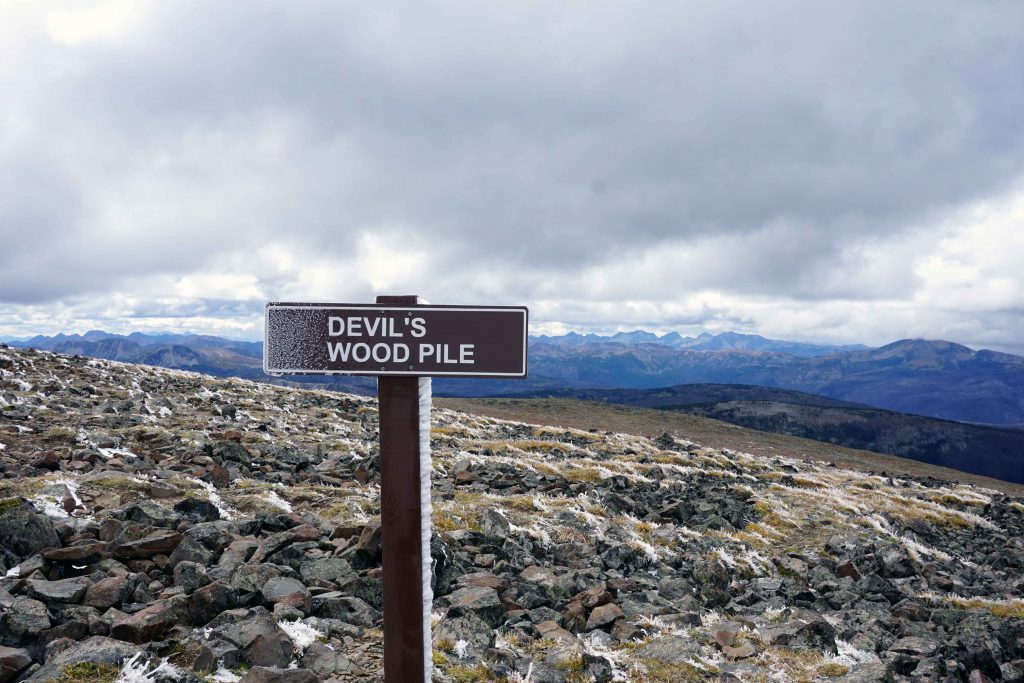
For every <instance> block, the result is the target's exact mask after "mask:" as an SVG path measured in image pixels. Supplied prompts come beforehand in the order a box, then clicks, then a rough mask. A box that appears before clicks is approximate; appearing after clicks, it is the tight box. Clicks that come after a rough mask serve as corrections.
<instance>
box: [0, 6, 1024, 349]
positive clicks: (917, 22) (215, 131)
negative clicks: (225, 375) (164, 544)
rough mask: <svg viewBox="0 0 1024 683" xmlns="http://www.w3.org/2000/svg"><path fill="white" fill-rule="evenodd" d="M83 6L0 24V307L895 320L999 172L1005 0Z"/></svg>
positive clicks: (1009, 17)
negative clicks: (110, 303)
mask: <svg viewBox="0 0 1024 683" xmlns="http://www.w3.org/2000/svg"><path fill="white" fill-rule="evenodd" d="M81 7H82V6H81V5H77V4H60V3H56V4H49V5H47V4H42V3H40V4H33V3H29V4H27V5H20V6H19V5H15V6H11V7H10V8H8V7H7V6H6V5H5V6H4V8H3V9H2V10H0V11H2V12H5V13H7V14H8V15H9V17H8V18H10V19H12V20H14V21H13V25H14V26H16V30H17V31H18V39H17V40H15V41H13V42H10V43H9V44H8V46H7V47H0V109H2V110H3V112H4V113H3V114H0V116H2V117H3V121H4V122H5V125H4V126H3V128H4V129H5V132H2V133H0V186H2V187H0V230H2V237H3V242H4V249H3V252H2V254H0V301H3V302H5V303H6V305H7V306H9V307H10V308H9V310H10V311H17V310H22V308H24V307H26V306H36V307H38V306H44V307H45V306H46V305H49V304H55V303H56V302H61V303H62V305H63V306H72V307H74V306H75V305H77V304H76V303H75V302H80V301H85V300H86V299H85V297H89V296H103V295H104V294H105V293H110V292H120V293H122V294H126V293H127V294H133V295H135V298H142V299H145V298H146V297H153V298H159V296H161V295H163V296H174V292H162V293H161V292H159V291H158V290H159V287H158V286H157V285H156V284H155V283H156V280H154V279H153V278H157V277H163V278H168V280H166V281H162V282H164V285H166V282H173V281H177V280H180V279H181V278H187V277H189V275H190V274H195V273H211V272H213V273H217V272H225V273H233V274H239V273H245V274H248V275H251V276H253V277H255V278H256V281H257V283H258V290H259V293H260V294H261V295H262V296H264V297H266V298H271V299H277V298H284V297H285V296H288V295H295V296H302V295H303V294H304V293H305V292H309V296H313V295H314V294H318V293H320V292H323V291H327V292H328V293H334V292H337V295H338V296H345V295H349V296H354V295H359V296H369V295H370V294H372V292H373V291H374V290H375V288H376V287H377V286H396V287H398V286H401V287H414V288H416V289H417V290H418V291H421V292H429V293H431V296H432V298H435V299H436V298H438V296H442V297H448V298H461V299H463V300H465V299H467V298H468V299H472V300H484V299H493V298H494V297H498V298H500V299H503V300H504V301H511V302H523V303H531V302H533V301H545V302H547V301H554V300H557V298H558V297H559V296H564V297H565V299H566V301H569V300H573V301H575V300H579V301H580V302H581V304H580V305H581V306H582V310H577V309H576V308H575V304H574V305H573V307H571V308H570V307H569V306H568V304H567V306H566V308H565V309H564V311H563V313H562V314H560V313H558V311H557V307H555V308H553V309H552V313H551V315H552V318H551V321H552V322H558V321H562V322H565V321H568V320H570V319H572V320H574V321H580V320H581V318H586V316H588V315H589V316H590V317H591V318H594V320H592V321H591V322H594V323H604V322H616V319H615V317H614V315H612V314H611V313H609V312H608V304H610V303H614V302H617V301H622V300H623V299H628V300H630V301H634V302H640V303H638V306H639V308H640V309H643V310H655V311H658V312H659V315H663V316H664V319H665V320H672V319H680V320H690V319H693V318H694V317H695V316H699V312H700V311H731V312H725V313H721V316H722V319H724V320H735V319H751V316H753V317H754V318H757V317H758V316H764V315H767V313H765V311H768V310H769V309H762V308H761V307H760V305H759V306H758V309H757V311H761V312H760V313H757V312H756V311H755V312H751V311H747V310H744V311H740V310H738V309H736V308H735V305H733V304H730V303H728V302H723V301H715V302H709V301H701V302H697V301H689V302H688V303H679V305H678V306H675V307H673V305H672V304H673V301H678V302H683V301H684V300H686V299H687V297H693V296H696V295H697V294H699V293H700V292H701V291H704V290H714V291H716V292H724V293H726V294H731V295H734V296H737V297H741V296H745V295H750V296H758V297H762V296H769V297H776V298H777V299H778V301H779V302H780V303H779V305H780V306H782V307H783V308H785V307H791V306H795V305H796V304H795V303H794V302H801V301H806V302H819V303H820V302H822V301H826V302H827V301H828V300H829V299H833V298H834V299H841V300H843V301H860V300H863V301H872V300H884V299H894V300H903V301H905V302H912V301H914V297H918V296H920V295H921V291H922V287H926V286H927V278H924V277H923V276H922V275H921V274H920V273H918V272H915V271H914V269H912V268H909V267H908V265H907V264H908V261H907V259H912V258H914V257H915V254H917V253H918V250H919V249H922V248H928V246H929V239H928V235H929V234H933V235H934V239H935V241H938V240H939V239H941V238H943V237H944V236H945V235H947V234H948V233H951V231H955V229H956V226H955V225H953V226H951V225H949V224H948V222H947V218H948V216H950V215H953V214H955V213H956V212H957V211H962V210H963V207H965V206H968V205H971V203H973V202H979V201H986V200H989V199H991V198H993V197H999V196H1003V195H1005V194H1006V193H1012V192H1013V191H1015V188H1017V187H1019V185H1020V182H1021V176H1022V173H1024V165H1022V162H1024V117H1021V116H1020V115H1019V113H1020V111H1024V88H1022V87H1021V80H1020V74H1021V73H1024V41H1021V40H1020V27H1021V26H1022V25H1024V5H1021V4H1020V3H1019V2H1014V1H1006V2H988V3H970V4H968V3H959V2H951V1H950V2H942V1H936V0H928V1H921V2H909V3H889V2H865V3H846V4H838V5H837V4H823V3H814V2H779V3H772V4H770V5H765V4H750V3H730V2H721V3H713V4H708V3H685V4H684V3H670V2H665V3H643V4H642V5H638V4H637V3H611V2H608V3H604V2H599V3H580V4H577V3H565V4H560V3H508V4H504V5H496V4H494V3H464V4H463V3H440V4H433V3H431V4H426V3H408V4H405V5H388V6H387V8H385V7H383V6H379V5H365V4H364V5H341V4H325V3H314V2H290V3H269V2H247V3H223V4H210V3H201V2H153V3H146V4H136V5H135V6H134V7H131V6H129V4H127V3H120V2H99V3H94V4H93V5H91V6H90V7H92V9H93V10H95V11H94V13H93V14H92V15H90V14H88V13H85V14H82V13H81V12H80V11H79V10H80V9H81ZM140 8H141V9H140ZM73 11H79V14H71V15H69V14H68V13H69V12H73ZM119 13H120V14H125V13H126V14H129V15H131V16H130V19H131V21H128V20H127V19H124V17H121V19H124V21H122V22H121V23H122V24H123V25H118V26H115V28H116V29H117V30H114V29H112V28H111V27H110V26H109V25H108V24H110V23H111V22H113V24H118V21H117V20H118V17H119V16H120V14H119ZM90 22H92V23H90ZM104 22H106V24H105V23H104ZM68 26H70V28H68ZM62 27H63V28H62ZM14 30H15V29H11V31H14ZM76 31H77V33H76ZM12 35H13V34H12ZM935 226H939V227H935ZM943 231H944V232H943ZM266 245H284V246H283V247H282V248H284V249H285V250H290V252H291V262H290V263H288V264H284V265H282V264H281V263H278V264H277V265H272V264H271V263H270V262H269V261H267V259H266V258H264V257H260V256H258V254H259V252H260V249H261V248H262V247H265V246H266ZM381 245H383V246H381ZM389 250H393V251H394V252H395V255H394V258H390V257H389V254H388V251H389ZM413 251H414V252H415V254H416V255H417V258H412V257H410V256H409V253H410V252H413ZM669 255H670V256H671V257H672V258H671V259H669V258H668V257H667V256H669ZM894 255H895V256H894ZM371 256H372V258H371ZM402 258H411V259H412V260H411V261H409V265H408V267H405V266H403V268H398V269H397V270H396V272H395V273H394V274H392V275H391V276H389V277H386V278H382V276H379V272H383V271H386V270H387V266H388V263H389V262H390V263H394V262H401V263H405V262H404V261H401V259H402ZM306 259H308V260H312V261H315V262H316V265H317V267H318V268H320V269H321V270H323V271H325V272H327V273H332V272H333V273H336V277H337V278H338V282H337V284H336V285H335V286H334V287H335V289H331V288H330V287H326V289H325V285H323V282H322V280H324V279H329V277H330V276H329V275H323V276H317V277H320V280H318V282H319V284H316V285H314V284H311V283H312V280H311V278H312V277H313V276H312V275H311V274H310V273H309V272H301V271H303V269H304V268H306V265H307V264H306V263H304V260H306ZM396 259H397V261H396ZM367 264H369V265H367ZM371 266H373V267H378V266H379V267H378V268H377V272H378V275H377V276H375V272H374V271H373V268H372V267H371ZM635 268H646V269H647V270H646V272H635ZM317 272H319V271H317ZM837 273H839V274H841V275H837ZM147 283H148V284H147ZM581 287H582V288H584V291H580V288H581ZM129 288H130V291H129ZM435 293H436V294H435ZM179 295H180V293H179ZM220 296H221V295H220V294H215V293H211V294H210V295H209V296H208V297H203V296H202V295H201V293H198V294H197V293H195V292H193V293H192V294H191V295H190V297H191V298H192V299H195V298H198V299H203V298H209V299H210V300H211V301H219V297H220ZM129 298H131V297H129ZM186 298H188V297H186ZM644 302H646V304H645V303H644ZM648 304H649V305H648ZM175 305H176V304H173V303H169V302H163V303H160V304H153V303H146V302H144V301H143V302H135V303H132V304H131V305H126V307H125V308H123V309H118V310H120V311H122V313H123V314H124V315H127V316H128V317H131V316H132V315H140V316H141V315H145V312H146V311H148V310H151V309H152V308H153V307H154V306H156V307H159V308H165V309H167V310H177V309H175V308H174V307H175ZM815 305H817V304H815ZM645 306H647V308H644V307H645ZM652 306H653V308H652ZM658 306H661V307H660V308H659V307H658ZM18 307H21V308H18ZM769 308H770V307H769ZM181 310H205V311H207V312H208V313H209V316H208V317H211V318H216V317H218V316H220V317H229V316H231V315H235V314H236V313H235V312H236V309H235V308H232V307H225V306H222V305H219V304H217V305H213V304H211V305H210V306H208V307H207V308H205V309H202V308H201V307H200V309H196V308H195V306H194V305H193V304H189V305H186V306H184V307H183V308H182V309H181ZM570 311H572V313H571V316H570ZM755 313H756V315H755ZM1004 313H1005V312H1001V313H1000V314H999V315H1000V316H1002V315H1004ZM560 316H561V317H560ZM73 317H74V316H72V318H71V319H73ZM940 318H941V316H937V317H935V318H933V319H934V320H935V321H936V324H937V325H938V324H939V320H940ZM851 319H853V316H851ZM618 320H621V321H623V322H627V321H628V320H629V317H628V316H625V315H623V316H620V318H619V319H618ZM989 320H991V322H992V324H1000V325H1003V326H1004V327H1005V322H999V321H1003V320H1004V318H1002V317H998V316H995V314H993V317H991V318H990V319H989ZM986 324H987V323H986V322H985V320H982V321H981V322H980V323H979V326H978V330H977V331H978V332H979V333H980V331H981V330H982V328H984V327H985V325H986ZM942 332H943V330H942V329H936V330H935V332H934V333H933V336H938V335H940V334H942ZM821 333H822V334H826V333H827V334H829V335H831V334H841V333H840V332H838V331H836V330H821ZM987 333H991V330H989V331H987ZM846 334H849V335H853V336H856V335H857V334H867V335H868V336H870V335H872V334H874V332H873V331H868V330H867V329H866V328H863V327H862V328H851V329H849V330H847V331H846ZM897 334H898V331H895V330H894V331H893V336H896V335H897Z"/></svg>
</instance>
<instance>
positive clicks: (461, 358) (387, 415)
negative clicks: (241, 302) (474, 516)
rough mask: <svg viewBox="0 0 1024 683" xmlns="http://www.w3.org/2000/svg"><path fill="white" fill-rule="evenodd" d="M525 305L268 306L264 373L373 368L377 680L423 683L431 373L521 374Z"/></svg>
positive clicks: (427, 650) (426, 668) (427, 661)
mask: <svg viewBox="0 0 1024 683" xmlns="http://www.w3.org/2000/svg"><path fill="white" fill-rule="evenodd" d="M527 318H528V311H527V309H526V308H524V307H509V306H502V307H472V306H430V305H427V304H421V303H420V300H419V297H416V296H379V297H377V303H376V304H307V303H269V304H267V308H266V321H265V322H266V327H265V335H264V344H263V370H264V372H266V373H268V374H271V375H285V374H316V375H333V374H352V375H376V376H377V377H378V379H377V397H378V400H379V411H380V428H379V438H380V489H381V491H380V505H381V545H382V553H383V571H384V677H385V679H386V681H388V683H405V682H408V681H429V680H430V674H431V669H432V650H431V647H432V646H431V634H430V611H431V603H432V602H433V593H432V591H431V588H430V573H431V569H430V532H431V522H430V470H431V464H430V408H431V386H430V383H431V377H445V376H451V377H494V378H507V379H511V378H522V377H526V340H527V322H528V321H527Z"/></svg>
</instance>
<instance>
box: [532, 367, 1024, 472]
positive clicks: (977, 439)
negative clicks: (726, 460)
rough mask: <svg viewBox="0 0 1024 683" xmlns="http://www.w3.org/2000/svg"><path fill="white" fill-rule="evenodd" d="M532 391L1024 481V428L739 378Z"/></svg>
mask: <svg viewBox="0 0 1024 683" xmlns="http://www.w3.org/2000/svg"><path fill="white" fill-rule="evenodd" d="M515 396H516V397H517V398H520V397H523V394H516V395H515ZM526 397H529V398H572V399H576V400H584V401H601V402H605V403H615V404H619V405H628V406H637V407H641V408H657V409H659V410H669V411H675V412H682V413H687V414H689V415H698V416H700V417H708V418H712V419H715V420H720V421H722V422H729V423H732V424H736V425H740V426H741V427H747V428H750V429H757V430H760V431H764V432H773V433H776V434H789V435H792V436H801V437H804V438H808V439H814V440H816V441H824V442H826V443H832V444H836V445H839V446H845V447H847V448H857V449H862V450H868V451H875V452H877V453H887V454H889V455H898V456H900V457H904V458H911V459H913V460H918V461H920V462H926V463H929V464H932V465H941V466H944V467H952V468H955V469H958V470H962V471H965V472H972V473H974V474H981V475H985V476H989V477H995V478H997V479H1004V480H1006V481H1014V482H1018V483H1024V430H1020V429H999V428H996V427H988V426H978V425H972V424H965V423H963V422H953V421H948V420H937V419H934V418H929V417H921V416H918V415H908V414H906V413H900V412H895V411H891V410H880V409H878V408H872V407H869V406H864V405H858V404H856V403H849V402H846V401H837V400H835V399H830V398H824V397H822V396H815V395H813V394H805V393H802V392H799V391H790V390H786V389H774V388H766V387H758V386H746V385H736V384H683V385H680V386H675V387H665V388H659V389H559V390H554V391H536V392H530V393H529V394H527V396H526Z"/></svg>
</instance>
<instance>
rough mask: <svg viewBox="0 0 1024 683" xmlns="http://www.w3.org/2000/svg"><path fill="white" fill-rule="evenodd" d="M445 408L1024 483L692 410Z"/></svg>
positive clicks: (468, 402) (546, 405) (469, 404)
mask: <svg viewBox="0 0 1024 683" xmlns="http://www.w3.org/2000/svg"><path fill="white" fill-rule="evenodd" d="M435 403H436V404H438V405H441V406H444V407H445V408H450V409H453V410H461V411H465V412H469V413H474V414H478V415H488V416H491V417H495V418H499V419H504V420H522V421H526V422H539V421H540V422H544V423H545V424H554V425H560V426H564V427H571V428H575V429H583V430H590V429H597V430H611V431H616V432H625V433H629V434H638V435H643V436H647V437H655V436H657V435H659V434H663V433H666V432H667V433H670V434H678V435H686V437H687V438H690V439H693V440H694V441H697V442H698V443H702V444H708V445H711V446H714V447H716V448H728V449H731V450H736V451H742V452H747V453H754V454H757V455H761V456H773V455H777V456H780V457H786V458H796V459H799V460H804V461H809V462H829V463H835V464H836V465H838V466H840V467H849V468H852V469H857V470H861V471H864V472H885V473H887V474H891V475H894V476H913V477H935V478H938V479H944V480H948V481H962V482H965V483H971V484H976V485H978V486H986V487H990V488H993V489H996V490H998V491H1003V492H1004V493H1006V494H1008V495H1017V496H1019V495H1024V485H1021V484H1015V483H1012V482H1007V481H1003V480H999V479H993V478H991V477H984V476H979V475H975V474H971V473H968V472H963V471H960V470H955V469H951V468H948V467H941V466H936V465H931V464H928V463H923V462H917V461H914V460H909V459H907V458H900V457H895V456H891V455H885V454H882V453H874V452H871V451H866V450H862V449H854V448H847V447H843V446H837V445H834V444H828V443H822V442H820V441H814V440H811V439H806V438H802V437H797V436H791V435H787V434H772V433H766V432H762V431H757V430H754V429H748V428H745V427H740V426H737V425H733V424H729V423H727V422H722V421H720V420H714V419H709V418H705V417H700V416H696V415H689V414H683V413H676V412H670V411H664V410H655V409H650V408H637V407H632V406H622V405H615V404H609V403H603V402H595V401H579V400H574V399H564V398H557V399H551V398H536V399H512V398H472V399H463V398H442V399H435Z"/></svg>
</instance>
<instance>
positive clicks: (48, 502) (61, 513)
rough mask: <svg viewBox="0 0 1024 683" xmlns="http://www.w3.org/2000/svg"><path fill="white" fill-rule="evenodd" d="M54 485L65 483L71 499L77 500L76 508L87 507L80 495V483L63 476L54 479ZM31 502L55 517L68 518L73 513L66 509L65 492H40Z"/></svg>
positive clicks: (41, 510) (47, 514) (43, 511)
mask: <svg viewBox="0 0 1024 683" xmlns="http://www.w3.org/2000/svg"><path fill="white" fill-rule="evenodd" d="M50 485H52V486H60V485H64V486H65V487H66V488H67V490H68V493H70V494H71V499H72V500H74V502H75V508H76V509H77V508H79V507H85V506H84V505H82V500H81V499H80V498H79V497H78V483H77V482H74V481H71V480H70V479H66V478H62V479H57V480H56V481H54V482H53V483H52V484H50ZM30 502H31V503H32V504H33V505H34V506H36V508H38V509H39V510H40V512H42V513H43V514H44V515H46V516H47V517H53V518H55V519H68V518H69V517H71V515H69V514H68V511H67V510H65V509H64V496H63V494H62V493H61V494H53V493H40V494H39V495H37V496H34V497H33V498H32V499H31V500H30Z"/></svg>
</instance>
